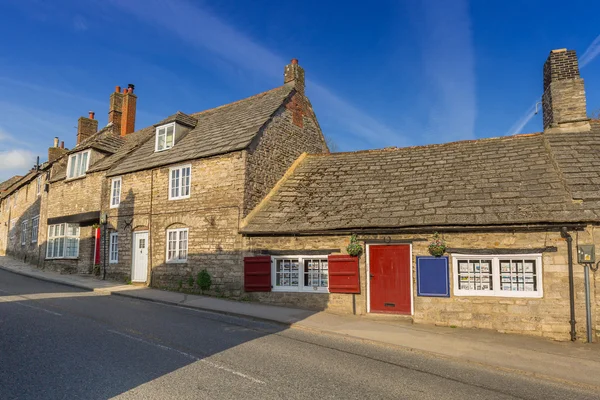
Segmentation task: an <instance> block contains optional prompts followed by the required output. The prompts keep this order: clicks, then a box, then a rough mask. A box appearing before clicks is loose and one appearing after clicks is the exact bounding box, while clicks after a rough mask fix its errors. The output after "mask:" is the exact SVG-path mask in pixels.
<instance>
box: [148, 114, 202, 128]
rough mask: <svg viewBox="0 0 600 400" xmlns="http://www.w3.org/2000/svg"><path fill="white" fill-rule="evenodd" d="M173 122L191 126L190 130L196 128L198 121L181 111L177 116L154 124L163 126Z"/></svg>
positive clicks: (174, 115)
mask: <svg viewBox="0 0 600 400" xmlns="http://www.w3.org/2000/svg"><path fill="white" fill-rule="evenodd" d="M171 122H178V123H180V124H182V125H185V126H189V127H190V128H194V127H196V124H197V123H198V120H197V119H196V118H194V117H191V116H189V115H187V114H184V113H182V112H181V111H177V112H176V113H175V114H173V115H171V116H169V117H167V118H165V119H163V120H162V121H160V122H158V123H156V124H154V126H161V125H165V124H168V123H171Z"/></svg>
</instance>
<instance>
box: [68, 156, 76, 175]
mask: <svg viewBox="0 0 600 400" xmlns="http://www.w3.org/2000/svg"><path fill="white" fill-rule="evenodd" d="M76 167H77V156H76V155H72V156H71V157H69V178H73V177H75V168H76Z"/></svg>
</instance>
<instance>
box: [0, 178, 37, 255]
mask: <svg viewBox="0 0 600 400" xmlns="http://www.w3.org/2000/svg"><path fill="white" fill-rule="evenodd" d="M38 176H41V179H42V181H41V182H40V193H39V194H38V190H37V186H38V183H37V176H35V177H33V178H32V180H31V181H30V182H28V183H26V184H25V185H24V186H22V187H21V188H19V189H18V190H17V191H16V193H17V196H16V199H17V200H16V203H15V202H13V200H12V199H13V197H12V196H11V197H9V198H7V199H5V200H4V202H3V204H2V213H1V214H2V225H3V227H2V228H3V229H2V230H1V237H0V248H3V249H4V252H5V254H8V255H11V256H13V257H15V258H17V259H19V260H22V261H25V262H30V263H34V264H37V263H38V261H39V259H40V248H39V244H40V243H42V242H41V241H40V239H39V235H38V240H37V241H35V242H32V241H31V237H32V236H31V233H32V229H33V223H34V222H35V221H34V220H33V218H34V217H37V216H40V209H41V204H42V199H43V198H45V197H43V195H44V190H43V188H44V183H45V174H44V173H43V172H40V174H39V175H38ZM13 195H14V194H13ZM40 220H41V218H40V219H39V220H38V221H40ZM11 222H14V223H15V226H14V228H12V229H11ZM23 222H26V224H27V226H26V228H25V243H24V244H23V242H22V241H21V233H22V231H23ZM37 228H38V232H39V229H40V228H41V222H38V225H37Z"/></svg>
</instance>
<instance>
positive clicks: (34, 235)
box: [31, 215, 40, 243]
mask: <svg viewBox="0 0 600 400" xmlns="http://www.w3.org/2000/svg"><path fill="white" fill-rule="evenodd" d="M39 233H40V216H39V215H36V216H35V217H33V218H31V243H37V241H38V236H39Z"/></svg>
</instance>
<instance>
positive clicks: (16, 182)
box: [0, 169, 38, 198]
mask: <svg viewBox="0 0 600 400" xmlns="http://www.w3.org/2000/svg"><path fill="white" fill-rule="evenodd" d="M37 174H38V171H36V170H35V169H32V170H29V171H28V172H27V173H26V174H25V175H24V176H13V177H12V178H10V179H9V180H8V181H11V182H10V184H8V185H6V187H5V188H4V190H0V198H5V197H7V196H10V194H11V193H13V192H14V191H15V190H16V189H18V188H20V187H21V186H23V184H25V183H27V182H29V181H30V180H31V179H32V178H34V177H35V176H36V175H37ZM17 178H18V179H17ZM8 181H6V182H8ZM6 182H3V183H2V184H5V183H6Z"/></svg>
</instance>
